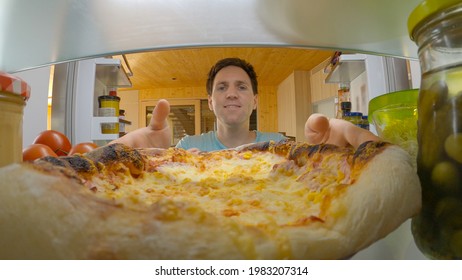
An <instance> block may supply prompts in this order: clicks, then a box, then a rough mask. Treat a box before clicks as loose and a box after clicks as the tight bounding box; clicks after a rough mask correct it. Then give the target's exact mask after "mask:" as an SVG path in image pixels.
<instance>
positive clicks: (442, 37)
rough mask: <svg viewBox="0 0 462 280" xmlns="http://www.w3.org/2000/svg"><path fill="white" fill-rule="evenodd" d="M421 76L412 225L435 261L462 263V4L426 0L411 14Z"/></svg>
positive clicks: (457, 0)
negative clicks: (417, 199) (418, 189)
mask: <svg viewBox="0 0 462 280" xmlns="http://www.w3.org/2000/svg"><path fill="white" fill-rule="evenodd" d="M408 27H409V32H410V36H411V39H412V40H414V41H415V42H416V44H417V46H418V47H419V51H418V54H419V61H420V67H421V70H422V80H421V85H420V92H419V99H418V104H417V107H418V108H417V110H418V122H417V130H418V131H417V140H418V145H419V149H418V155H417V172H418V174H419V178H420V181H421V184H422V211H421V212H420V214H419V215H418V216H416V217H414V219H413V221H412V232H413V235H414V239H415V241H416V244H417V246H418V247H419V249H420V250H421V251H422V252H423V253H424V254H425V255H426V256H427V257H429V258H432V259H462V2H461V1H460V0H426V1H424V2H422V3H421V4H420V5H419V6H417V7H416V8H415V9H414V11H413V12H412V13H411V15H410V17H409V21H408Z"/></svg>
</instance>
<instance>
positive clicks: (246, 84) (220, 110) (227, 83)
mask: <svg viewBox="0 0 462 280" xmlns="http://www.w3.org/2000/svg"><path fill="white" fill-rule="evenodd" d="M256 107H257V96H256V95H254V94H253V90H252V83H251V81H250V78H249V76H248V75H247V73H246V72H245V71H244V70H243V69H241V68H239V67H237V66H227V67H225V68H223V69H221V70H220V71H219V72H218V73H217V75H216V76H215V80H214V81H213V88H212V95H211V96H209V108H210V110H212V111H213V112H214V113H215V116H216V117H217V119H218V121H219V122H221V123H223V124H226V125H230V126H232V125H241V124H246V123H247V124H248V122H249V118H250V115H251V114H252V110H254V109H255V108H256Z"/></svg>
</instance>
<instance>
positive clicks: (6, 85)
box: [0, 71, 30, 101]
mask: <svg viewBox="0 0 462 280" xmlns="http://www.w3.org/2000/svg"><path fill="white" fill-rule="evenodd" d="M0 91H3V92H9V93H13V94H17V95H21V96H22V97H23V98H24V101H27V100H28V99H29V97H30V86H29V85H28V84H27V83H26V82H25V81H24V80H22V79H21V78H19V77H16V76H13V75H10V74H8V73H5V72H2V71H0Z"/></svg>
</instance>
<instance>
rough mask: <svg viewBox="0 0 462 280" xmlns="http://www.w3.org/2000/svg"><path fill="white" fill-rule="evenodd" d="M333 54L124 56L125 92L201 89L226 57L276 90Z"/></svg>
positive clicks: (204, 51)
mask: <svg viewBox="0 0 462 280" xmlns="http://www.w3.org/2000/svg"><path fill="white" fill-rule="evenodd" d="M332 54H333V51H327V50H310V49H299V48H283V47H281V48H274V47H271V48H270V47H268V48H267V47H258V48H255V47H245V48H244V47H243V48H240V47H208V48H187V49H175V50H160V51H151V52H143V53H132V54H126V55H125V57H126V59H127V62H128V65H129V66H130V68H131V70H132V72H133V76H131V77H130V80H131V82H132V84H133V86H132V87H131V88H127V90H143V89H152V88H175V87H198V86H204V85H205V81H206V79H207V73H208V71H209V70H210V68H211V67H212V65H214V64H215V62H216V61H218V60H220V59H222V58H226V57H239V58H242V59H245V60H246V61H248V62H250V63H251V64H252V65H253V66H254V68H255V71H256V72H257V75H258V82H259V86H277V85H278V84H280V83H281V82H282V81H283V80H284V79H285V78H287V77H288V76H289V75H290V74H291V73H292V72H293V71H295V70H300V71H303V70H305V71H308V70H311V69H313V68H314V67H316V66H317V65H319V64H320V63H322V62H323V61H325V60H326V59H328V58H329V57H330V56H331V55H332ZM115 58H121V56H116V57H115Z"/></svg>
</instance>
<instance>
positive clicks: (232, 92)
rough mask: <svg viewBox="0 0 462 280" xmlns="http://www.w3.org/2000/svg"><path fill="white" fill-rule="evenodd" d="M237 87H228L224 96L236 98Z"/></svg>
mask: <svg viewBox="0 0 462 280" xmlns="http://www.w3.org/2000/svg"><path fill="white" fill-rule="evenodd" d="M237 96H238V94H237V88H236V87H230V88H228V90H227V91H226V98H237Z"/></svg>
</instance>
